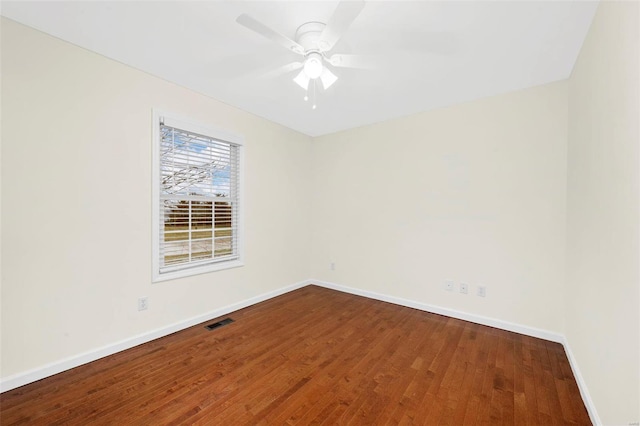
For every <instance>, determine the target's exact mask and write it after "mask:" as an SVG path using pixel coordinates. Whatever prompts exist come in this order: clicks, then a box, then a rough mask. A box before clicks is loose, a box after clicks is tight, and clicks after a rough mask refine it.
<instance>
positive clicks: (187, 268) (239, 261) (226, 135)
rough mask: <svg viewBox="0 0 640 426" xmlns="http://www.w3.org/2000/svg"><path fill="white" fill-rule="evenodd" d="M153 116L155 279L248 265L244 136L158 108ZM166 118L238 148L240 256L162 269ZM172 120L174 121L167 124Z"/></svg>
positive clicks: (153, 254)
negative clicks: (162, 131)
mask: <svg viewBox="0 0 640 426" xmlns="http://www.w3.org/2000/svg"><path fill="white" fill-rule="evenodd" d="M152 116H153V121H152V123H153V131H152V145H153V146H152V162H153V164H152V173H151V174H152V185H151V188H152V197H151V202H152V220H151V227H152V232H151V235H152V250H151V252H152V282H154V283H155V282H162V281H168V280H174V279H178V278H184V277H189V276H193V275H199V274H205V273H209V272H214V271H220V270H224V269H230V268H237V267H240V266H243V265H244V232H243V228H244V226H243V225H244V218H243V211H244V201H243V196H244V179H243V176H244V138H243V137H242V136H240V135H237V134H234V133H231V132H228V131H225V130H222V129H220V128H217V127H214V126H211V125H206V124H202V123H198V122H196V121H194V120H191V119H189V118H185V117H182V116H180V115H176V114H172V113H168V112H165V111H162V110H159V109H156V108H154V109H153V110H152ZM161 120H164V123H165V125H169V126H171V127H176V128H179V129H181V130H186V131H191V132H194V133H197V134H200V135H203V136H207V137H211V138H212V139H217V140H220V141H223V142H228V143H231V144H234V145H236V146H237V147H238V149H237V155H238V168H239V170H238V173H237V176H238V182H237V188H238V195H237V197H236V203H237V206H236V208H237V210H236V211H237V227H236V229H235V232H236V233H237V234H236V236H237V258H235V259H229V260H213V259H212V261H211V262H210V263H205V264H199V265H189V264H187V265H184V267H182V268H180V269H175V270H172V271H166V272H160V268H161V265H160V226H161V223H160V220H161V219H160V218H161V215H163V212H161V210H162V209H161V207H160V199H161V194H160V191H161V188H160V179H161V167H160V144H161V141H160V138H161V134H160V123H161V122H162V121H161ZM167 122H169V123H170V124H167Z"/></svg>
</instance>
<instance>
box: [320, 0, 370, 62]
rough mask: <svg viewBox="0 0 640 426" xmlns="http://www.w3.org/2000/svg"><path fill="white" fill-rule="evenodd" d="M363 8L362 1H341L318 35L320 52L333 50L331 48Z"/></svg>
mask: <svg viewBox="0 0 640 426" xmlns="http://www.w3.org/2000/svg"><path fill="white" fill-rule="evenodd" d="M363 8H364V0H357V1H347V0H343V1H341V2H340V3H339V4H338V7H336V10H335V12H333V15H332V16H331V18H329V22H327V26H326V27H324V30H322V33H321V34H320V39H319V40H318V47H319V48H320V50H322V51H323V52H327V51H329V50H331V49H333V46H335V44H336V43H337V42H338V40H340V37H342V35H343V34H344V33H345V32H346V31H347V29H348V28H349V26H350V25H351V23H352V22H353V21H354V20H355V19H356V18H357V17H358V15H359V14H360V12H362V9H363Z"/></svg>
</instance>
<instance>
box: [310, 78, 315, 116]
mask: <svg viewBox="0 0 640 426" xmlns="http://www.w3.org/2000/svg"><path fill="white" fill-rule="evenodd" d="M312 81H313V106H312V107H311V109H316V81H315V80H312Z"/></svg>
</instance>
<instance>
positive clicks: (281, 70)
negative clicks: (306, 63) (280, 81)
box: [260, 62, 303, 78]
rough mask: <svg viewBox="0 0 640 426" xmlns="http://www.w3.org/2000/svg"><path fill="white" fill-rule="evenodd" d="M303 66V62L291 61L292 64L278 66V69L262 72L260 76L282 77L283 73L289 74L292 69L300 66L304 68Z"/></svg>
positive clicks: (297, 68)
mask: <svg viewBox="0 0 640 426" xmlns="http://www.w3.org/2000/svg"><path fill="white" fill-rule="evenodd" d="M302 66H303V63H302V62H291V63H290V64H287V65H283V66H281V67H278V68H276V69H273V70H271V71H268V72H266V73H264V74H262V75H261V76H260V78H276V77H280V76H281V75H284V74H288V73H290V72H291V71H295V70H299V69H300V68H302Z"/></svg>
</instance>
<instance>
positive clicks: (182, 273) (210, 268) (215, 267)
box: [152, 260, 244, 283]
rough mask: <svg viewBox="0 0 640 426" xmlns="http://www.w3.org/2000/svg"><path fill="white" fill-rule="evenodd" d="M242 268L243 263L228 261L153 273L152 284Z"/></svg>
mask: <svg viewBox="0 0 640 426" xmlns="http://www.w3.org/2000/svg"><path fill="white" fill-rule="evenodd" d="M241 266H244V263H243V262H242V261H241V260H230V261H228V262H219V263H213V264H209V265H203V266H196V267H193V268H186V269H180V270H177V271H171V272H165V273H158V272H156V271H154V272H153V279H152V282H154V283H157V282H162V281H169V280H175V279H178V278H185V277H191V276H193V275H200V274H206V273H209V272H215V271H222V270H224V269H231V268H238V267H241Z"/></svg>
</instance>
